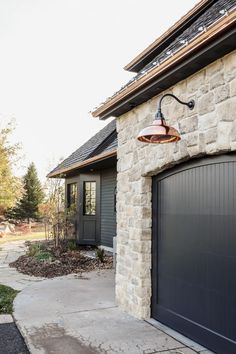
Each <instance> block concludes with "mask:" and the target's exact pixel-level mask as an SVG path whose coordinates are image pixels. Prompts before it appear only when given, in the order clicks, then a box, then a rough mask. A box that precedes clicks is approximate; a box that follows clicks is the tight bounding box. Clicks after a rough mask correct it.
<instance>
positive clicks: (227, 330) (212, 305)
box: [207, 291, 236, 341]
mask: <svg viewBox="0 0 236 354" xmlns="http://www.w3.org/2000/svg"><path fill="white" fill-rule="evenodd" d="M208 302H209V304H208V311H207V313H208V316H207V317H208V323H207V326H208V327H209V328H211V329H212V330H213V331H215V332H216V333H219V334H220V335H222V336H224V337H226V338H229V339H231V340H233V341H235V338H236V327H235V325H231V326H229V323H232V324H234V323H235V319H236V308H235V298H234V297H232V296H225V294H222V293H219V292H217V293H215V292H214V291H209V292H208ZM216 309H217V311H216Z"/></svg>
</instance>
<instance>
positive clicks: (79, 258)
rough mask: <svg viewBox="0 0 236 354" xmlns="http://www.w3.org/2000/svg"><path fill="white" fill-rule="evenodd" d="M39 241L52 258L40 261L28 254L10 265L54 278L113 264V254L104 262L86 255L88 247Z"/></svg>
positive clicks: (108, 266) (37, 274) (30, 272)
mask: <svg viewBox="0 0 236 354" xmlns="http://www.w3.org/2000/svg"><path fill="white" fill-rule="evenodd" d="M32 243H33V242H28V243H27V244H28V246H29V245H30V244H32ZM34 243H36V242H34ZM38 243H40V244H41V245H42V244H43V245H44V248H45V251H47V252H50V254H51V255H52V260H44V261H39V260H37V259H35V257H31V256H29V255H27V254H26V255H23V256H21V257H19V258H18V259H17V260H16V261H15V262H12V263H10V267H13V268H16V269H17V270H18V271H19V272H21V273H23V274H27V275H33V276H36V277H45V278H54V277H58V276H62V275H67V274H71V273H76V274H78V273H79V274H81V273H82V272H89V271H92V270H101V269H110V268H112V266H113V259H112V256H107V255H106V256H105V257H104V262H101V261H100V260H99V259H97V258H90V257H88V256H86V255H85V254H84V253H85V251H86V247H81V248H79V249H76V250H68V249H67V248H66V245H61V246H59V247H58V248H56V247H55V246H54V243H53V242H49V241H39V242H38ZM89 249H90V248H88V250H89Z"/></svg>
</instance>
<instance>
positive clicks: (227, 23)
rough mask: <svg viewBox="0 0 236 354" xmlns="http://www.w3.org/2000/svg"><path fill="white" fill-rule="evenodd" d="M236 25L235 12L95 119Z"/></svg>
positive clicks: (99, 110)
mask: <svg viewBox="0 0 236 354" xmlns="http://www.w3.org/2000/svg"><path fill="white" fill-rule="evenodd" d="M233 25H234V26H235V25H236V10H233V11H232V12H231V13H230V14H229V15H228V16H226V17H223V18H221V19H220V20H219V21H217V22H216V23H215V24H214V25H212V26H211V27H210V28H209V29H208V30H207V31H206V32H203V33H202V34H200V35H199V36H198V37H197V38H196V39H195V40H193V41H192V42H191V43H189V45H188V46H186V47H183V48H182V49H180V50H179V51H178V52H177V53H175V54H174V55H173V56H172V57H170V58H169V59H167V60H166V61H165V62H163V63H162V64H160V66H158V67H154V68H153V69H151V70H150V71H149V72H148V73H147V74H146V75H144V76H142V77H140V78H139V79H138V80H137V81H134V82H133V84H131V85H130V86H128V87H126V88H125V89H124V90H122V91H120V93H118V94H117V95H116V96H114V97H113V98H111V99H110V100H109V101H107V102H105V103H104V104H103V105H102V106H100V107H98V108H97V109H95V110H94V111H93V112H92V115H93V117H99V116H102V115H105V114H106V113H107V112H109V111H110V110H112V109H114V108H115V107H116V106H117V105H118V104H120V103H121V102H122V101H124V100H127V99H129V97H131V96H132V95H133V94H135V93H137V92H138V91H139V90H141V89H143V88H145V86H147V85H148V84H149V83H150V82H151V81H152V80H155V79H157V78H158V77H159V76H161V75H162V74H163V73H165V72H166V71H168V70H171V69H172V68H173V67H175V66H176V65H177V64H179V63H180V62H181V61H183V60H184V59H186V58H187V57H189V56H191V55H192V54H194V53H195V52H197V51H198V50H200V49H201V48H202V47H204V46H206V45H207V44H208V43H210V42H211V41H213V40H214V39H215V38H217V37H219V36H220V35H221V34H223V33H224V32H225V31H226V30H227V29H229V28H231V27H232V26H233Z"/></svg>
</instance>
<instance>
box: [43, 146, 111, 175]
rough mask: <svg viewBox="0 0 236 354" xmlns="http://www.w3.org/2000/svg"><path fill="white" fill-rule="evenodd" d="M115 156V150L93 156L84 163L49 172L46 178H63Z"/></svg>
mask: <svg viewBox="0 0 236 354" xmlns="http://www.w3.org/2000/svg"><path fill="white" fill-rule="evenodd" d="M113 156H116V149H114V150H110V151H107V152H105V153H102V154H99V155H97V156H93V157H91V158H89V159H87V160H85V161H81V162H77V163H75V164H73V165H71V166H69V167H66V168H61V169H58V170H57V171H54V172H50V173H49V174H48V175H47V177H48V178H65V177H66V174H68V173H71V172H73V171H75V170H79V169H80V168H83V167H87V166H89V165H90V164H93V163H95V162H100V161H103V160H106V159H109V158H110V157H113Z"/></svg>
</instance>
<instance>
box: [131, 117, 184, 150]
mask: <svg viewBox="0 0 236 354" xmlns="http://www.w3.org/2000/svg"><path fill="white" fill-rule="evenodd" d="M180 139H181V138H180V135H179V132H178V130H176V129H175V128H173V127H169V126H168V125H167V124H166V121H165V119H155V120H154V121H153V123H152V124H151V125H149V126H148V127H147V128H144V129H143V130H142V131H141V132H140V133H139V135H138V140H139V141H142V142H143V143H153V144H165V143H172V142H175V141H179V140H180Z"/></svg>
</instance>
